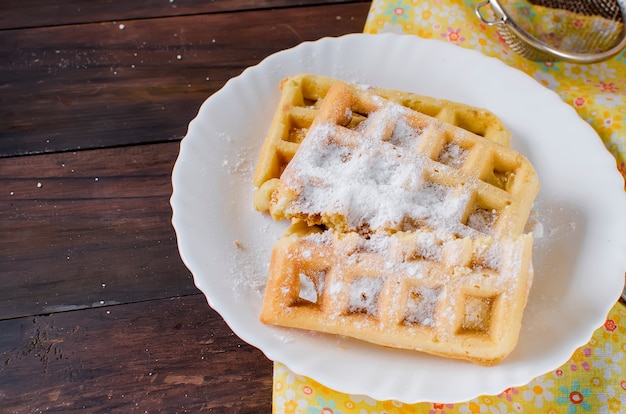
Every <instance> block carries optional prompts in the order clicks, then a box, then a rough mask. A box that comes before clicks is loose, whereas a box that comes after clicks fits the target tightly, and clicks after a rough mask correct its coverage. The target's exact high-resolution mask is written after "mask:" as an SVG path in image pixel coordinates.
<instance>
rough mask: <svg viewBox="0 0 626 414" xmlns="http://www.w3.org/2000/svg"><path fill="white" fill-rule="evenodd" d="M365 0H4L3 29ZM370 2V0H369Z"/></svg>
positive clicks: (1, 27) (1, 25)
mask: <svg viewBox="0 0 626 414" xmlns="http://www.w3.org/2000/svg"><path fill="white" fill-rule="evenodd" d="M358 1H360V2H362V3H363V2H366V1H364V0H356V1H355V0H352V1H350V0H298V1H295V0H211V1H206V0H126V1H97V2H96V1H92V0H62V1H54V2H49V1H48V2H42V1H41V0H3V2H2V9H3V10H2V11H3V12H2V13H0V30H1V29H16V28H29V27H41V26H59V25H68V24H79V23H94V22H102V21H124V20H131V19H147V18H155V17H166V16H182V15H189V14H206V13H224V12H237V11H244V10H264V9H270V8H284V7H296V6H297V7H300V6H306V5H315V6H323V5H325V4H333V3H355V2H358ZM366 3H369V2H366Z"/></svg>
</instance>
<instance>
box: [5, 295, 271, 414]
mask: <svg viewBox="0 0 626 414" xmlns="http://www.w3.org/2000/svg"><path fill="white" fill-rule="evenodd" d="M0 349H1V350H2V359H1V360H0V412H2V413H18V414H22V413H24V414H26V413H38V412H49V413H67V412H84V413H116V412H119V413H144V412H149V413H155V412H162V413H176V412H179V413H184V412H188V413H197V412H214V413H269V412H270V405H271V398H272V364H271V362H270V361H268V360H267V359H265V357H264V356H263V355H262V354H261V353H260V352H259V351H258V350H257V349H255V348H253V347H251V346H249V345H247V344H245V343H243V342H242V341H241V340H240V339H239V338H238V337H236V336H235V335H234V334H233V333H232V332H231V331H230V329H228V327H227V326H226V325H225V324H224V322H223V321H222V320H221V318H219V317H218V316H217V315H216V314H215V313H214V312H213V311H211V310H210V309H209V308H208V306H207V304H206V301H205V299H204V296H202V295H193V296H187V297H182V298H176V299H163V300H157V301H150V302H142V303H135V304H128V305H121V306H108V307H104V308H98V309H90V310H81V311H70V312H63V313H57V314H53V315H49V316H38V317H31V318H19V319H13V320H7V321H0Z"/></svg>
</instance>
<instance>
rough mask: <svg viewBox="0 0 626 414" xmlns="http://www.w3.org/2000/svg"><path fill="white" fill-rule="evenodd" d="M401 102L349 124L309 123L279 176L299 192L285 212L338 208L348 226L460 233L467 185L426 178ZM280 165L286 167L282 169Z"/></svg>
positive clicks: (424, 159) (418, 133) (311, 212)
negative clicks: (352, 125) (424, 226)
mask: <svg viewBox="0 0 626 414" xmlns="http://www.w3.org/2000/svg"><path fill="white" fill-rule="evenodd" d="M405 111H406V109H405V108H403V107H401V106H399V105H396V104H393V103H388V104H387V105H385V106H383V107H382V108H381V109H380V110H378V111H376V112H374V113H372V114H370V116H369V117H368V118H367V119H366V120H365V121H363V122H361V123H360V124H359V125H358V126H357V128H356V130H355V131H350V130H347V129H345V128H341V127H337V126H335V125H332V124H320V125H317V126H316V127H315V128H312V129H311V130H309V133H308V135H307V138H306V139H305V140H304V142H303V143H302V144H301V147H300V149H299V151H298V153H297V154H296V156H295V158H294V159H293V160H292V161H291V163H290V164H289V165H288V167H287V169H288V170H292V172H291V173H290V172H286V173H285V174H284V175H283V181H284V182H285V184H286V185H287V186H288V187H290V188H291V189H293V190H294V191H296V193H298V198H297V200H296V202H295V203H293V204H292V205H290V206H289V207H287V213H290V214H299V213H304V214H309V215H316V214H318V215H319V214H326V215H338V216H341V217H343V218H344V219H345V221H346V225H347V226H348V230H351V231H363V229H365V230H366V231H369V230H373V231H376V230H379V229H391V228H393V229H397V228H400V229H411V228H416V225H417V224H423V223H422V222H428V223H429V224H431V225H430V226H429V227H431V228H440V227H443V228H447V229H449V230H450V231H453V232H460V231H465V232H467V231H468V230H463V229H462V228H461V227H462V226H461V224H460V222H461V215H462V213H463V210H464V209H465V206H466V204H467V202H468V200H469V191H457V190H454V191H453V189H452V188H450V187H445V186H441V185H437V184H433V183H431V182H429V180H428V179H427V177H426V176H425V172H426V171H427V168H426V164H425V163H427V162H432V161H431V160H429V159H428V158H427V157H425V156H424V155H421V154H420V153H418V152H417V151H416V150H415V146H416V145H417V144H418V142H419V139H420V136H421V135H422V133H423V131H422V130H420V129H419V128H416V127H413V126H411V125H409V124H408V123H407V121H406V120H405V117H404V116H403V114H404V112H405ZM286 171H287V170H286Z"/></svg>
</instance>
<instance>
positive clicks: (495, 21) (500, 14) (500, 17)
mask: <svg viewBox="0 0 626 414" xmlns="http://www.w3.org/2000/svg"><path fill="white" fill-rule="evenodd" d="M486 6H490V7H489V8H490V9H491V12H492V13H491V14H492V16H490V17H491V19H490V18H489V17H485V15H484V14H483V12H482V9H483V7H486ZM498 6H499V4H498ZM474 13H476V16H478V18H479V19H480V20H481V21H482V22H483V23H485V24H486V25H487V26H497V25H500V24H504V23H506V20H507V18H506V15H505V14H504V11H503V10H502V9H501V8H500V7H494V5H493V3H492V2H491V0H485V1H483V2H481V3H479V4H477V5H475V6H474Z"/></svg>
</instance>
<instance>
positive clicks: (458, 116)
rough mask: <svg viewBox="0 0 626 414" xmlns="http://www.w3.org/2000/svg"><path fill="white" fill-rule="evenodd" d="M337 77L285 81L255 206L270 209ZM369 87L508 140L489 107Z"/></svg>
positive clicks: (470, 128) (262, 157)
mask: <svg viewBox="0 0 626 414" xmlns="http://www.w3.org/2000/svg"><path fill="white" fill-rule="evenodd" d="M336 81H337V80H336V79H332V78H328V77H323V76H318V75H311V74H300V75H295V76H292V77H289V78H286V79H284V80H283V81H282V82H281V84H280V88H281V96H280V101H279V104H278V107H277V110H276V112H275V115H274V119H273V121H272V124H271V127H270V130H269V132H268V134H267V137H266V139H265V141H264V143H263V147H262V149H261V152H260V155H259V159H258V162H257V167H256V171H255V175H254V185H255V186H256V187H257V190H256V192H255V195H254V205H255V208H256V209H257V210H259V211H267V209H268V206H269V200H270V196H271V194H272V192H273V190H274V188H275V187H276V185H277V183H278V178H279V177H280V174H281V173H282V171H283V170H284V169H285V167H286V165H287V164H288V163H289V161H291V159H292V158H293V156H294V154H295V153H296V151H297V150H298V148H299V146H300V142H302V140H303V139H304V136H305V135H306V133H307V131H308V129H309V127H310V126H311V123H312V122H313V119H315V116H316V115H317V112H318V109H319V106H320V104H321V102H322V101H323V99H324V97H325V96H326V94H327V92H328V89H329V88H330V86H331V85H332V84H333V83H335V82H336ZM353 87H359V86H358V85H353ZM368 90H369V91H370V92H371V93H374V94H376V95H378V96H382V97H384V98H386V99H389V100H391V101H394V102H397V103H398V104H400V105H403V106H405V107H407V108H410V109H412V110H414V111H417V112H421V113H424V114H426V115H430V116H433V117H435V118H437V119H439V120H441V121H443V122H447V123H450V124H453V125H456V126H458V127H460V128H463V129H466V130H468V131H470V132H473V133H475V134H477V135H480V136H483V137H485V138H486V139H488V140H491V141H493V142H497V143H499V144H502V145H505V146H508V145H509V139H510V135H511V134H510V132H509V131H508V130H507V129H506V128H505V127H504V125H503V124H502V122H501V121H500V120H499V119H498V118H497V117H496V116H495V115H494V114H493V113H491V112H489V111H487V110H484V109H479V108H475V107H471V106H468V105H464V104H461V103H457V102H452V101H447V100H442V99H435V98H432V97H428V96H421V95H417V94H413V93H408V92H401V91H396V90H391V89H383V88H377V87H369V88H368ZM361 120H363V118H360V117H354V118H353V120H352V123H351V124H350V127H355V126H356V125H357V124H358V123H359V122H360V121H361Z"/></svg>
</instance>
